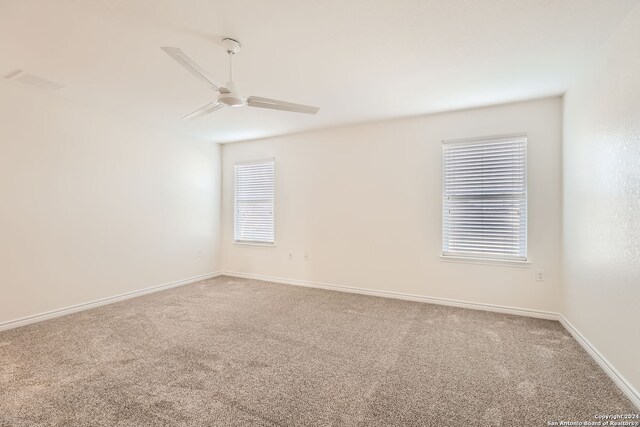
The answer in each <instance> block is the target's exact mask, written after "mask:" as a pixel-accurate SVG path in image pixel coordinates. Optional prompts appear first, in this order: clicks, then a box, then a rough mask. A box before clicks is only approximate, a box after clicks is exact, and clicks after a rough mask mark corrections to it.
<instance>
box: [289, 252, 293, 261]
mask: <svg viewBox="0 0 640 427" xmlns="http://www.w3.org/2000/svg"><path fill="white" fill-rule="evenodd" d="M291 260H293V252H289V261H291Z"/></svg>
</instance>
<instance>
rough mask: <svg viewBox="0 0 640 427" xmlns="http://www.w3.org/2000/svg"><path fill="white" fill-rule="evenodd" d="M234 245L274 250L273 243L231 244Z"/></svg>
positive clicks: (274, 245)
mask: <svg viewBox="0 0 640 427" xmlns="http://www.w3.org/2000/svg"><path fill="white" fill-rule="evenodd" d="M233 244H234V245H238V246H261V247H263V248H275V247H276V244H275V243H258V242H233Z"/></svg>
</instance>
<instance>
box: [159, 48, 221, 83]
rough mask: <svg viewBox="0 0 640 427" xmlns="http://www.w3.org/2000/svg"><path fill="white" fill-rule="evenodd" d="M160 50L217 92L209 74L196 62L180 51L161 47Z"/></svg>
mask: <svg viewBox="0 0 640 427" xmlns="http://www.w3.org/2000/svg"><path fill="white" fill-rule="evenodd" d="M160 49H162V50H164V51H165V52H166V53H167V55H169V56H170V57H172V58H173V59H174V60H175V61H176V62H177V63H178V64H180V65H182V66H183V67H184V68H185V69H186V70H187V71H188V72H190V73H191V74H193V75H194V76H196V77H197V78H199V79H200V80H202V81H203V82H205V83H207V84H209V85H211V86H213V88H214V89H215V90H218V85H217V84H215V83H214V82H213V79H212V78H211V75H210V74H209V72H208V71H207V70H205V69H204V68H202V67H201V66H200V65H199V64H198V63H197V62H196V61H194V60H193V59H191V57H189V55H187V54H186V53H184V52H183V51H182V49H179V48H177V47H167V46H163V47H161V48H160Z"/></svg>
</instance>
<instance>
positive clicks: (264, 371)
mask: <svg viewBox="0 0 640 427" xmlns="http://www.w3.org/2000/svg"><path fill="white" fill-rule="evenodd" d="M0 362H1V365H0V425H2V426H11V427H14V426H15V427H18V426H109V427H112V426H250V425H256V426H329V425H334V426H340V425H346V426H393V425H403V426H438V427H442V426H546V425H547V421H560V420H564V421H578V420H580V421H584V420H590V421H593V420H594V418H593V417H594V415H595V414H619V413H628V412H637V411H636V410H635V409H634V407H633V406H632V404H631V403H630V402H629V401H628V400H626V399H625V398H624V397H623V395H622V394H621V393H620V392H619V391H618V389H617V388H616V387H615V385H614V384H613V383H612V382H611V381H610V379H609V378H608V377H607V376H606V375H605V373H604V372H603V371H602V370H601V369H599V368H598V366H597V365H596V364H595V362H594V361H593V360H592V359H591V358H590V357H589V356H588V355H587V354H586V353H585V352H584V351H583V350H582V349H581V348H580V346H579V345H578V343H577V342H576V341H574V340H573V339H572V338H571V337H570V335H569V334H568V333H567V332H565V330H564V329H563V328H562V327H561V325H560V324H559V323H557V322H553V321H547V320H537V319H531V318H526V317H517V316H510V315H503V314H496V313H487V312H482V311H474V310H465V309H459V308H451V307H443V306H437V305H430V304H422V303H414V302H407V301H399V300H392V299H384V298H376V297H368V296H362V295H353V294H346V293H340V292H331V291H325V290H317V289H307V288H301V287H294V286H287V285H277V284H272V283H266V282H258V281H253V280H242V279H234V278H228V277H220V278H216V279H212V280H208V281H203V282H200V283H196V284H192V285H188V286H183V287H180V288H175V289H172V290H168V291H164V292H159V293H156V294H152V295H148V296H144V297H141V298H136V299H132V300H128V301H124V302H120V303H116V304H112V305H108V306H103V307H100V308H97V309H93V310H90V311H85V312H81V313H76V314H73V315H69V316H65V317H61V318H58V319H53V320H50V321H46V322H41V323H38V324H34V325H30V326H26V327H22V328H18V329H14V330H10V331H5V332H2V333H0Z"/></svg>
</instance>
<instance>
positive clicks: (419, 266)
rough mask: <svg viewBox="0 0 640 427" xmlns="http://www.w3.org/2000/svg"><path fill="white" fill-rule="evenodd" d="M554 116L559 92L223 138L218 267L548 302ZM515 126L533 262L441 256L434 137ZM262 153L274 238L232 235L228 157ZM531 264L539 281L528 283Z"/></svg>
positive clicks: (554, 294) (557, 121) (552, 270)
mask: <svg viewBox="0 0 640 427" xmlns="http://www.w3.org/2000/svg"><path fill="white" fill-rule="evenodd" d="M561 121H562V100H561V99H560V98H547V99H541V100H534V101H529V102H522V103H516V104H509V105H501V106H496V107H490V108H480V109H473V110H465V111H459V112H452V113H444V114H437V115H430V116H423V117H417V118H410V119H404V120H394V121H385V122H377V123H373V124H366V125H361V126H352V127H344V128H337V129H332V130H326V131H319V132H311V133H304V134H299V135H292V136H286V137H278V138H271V139H266V140H259V141H252V142H240V143H233V144H225V145H224V146H223V203H222V208H223V214H222V245H221V246H222V252H223V268H224V269H225V270H226V271H232V272H240V273H251V274H258V275H265V276H272V277H279V278H285V279H298V280H307V281H314V282H321V283H328V284H334V285H343V286H354V287H361V288H369V289H374V290H384V291H392V292H400V293H408V294H417V295H421V296H430V297H440V298H450V299H456V300H463V301H472V302H477V303H488V304H497V305H504V306H510V307H518V308H529V309H536V310H545V311H553V312H556V311H557V310H558V309H559V306H560V304H559V299H560V235H561V184H560V183H561V133H562V130H561ZM520 132H526V133H527V134H528V135H529V149H528V156H529V257H530V260H531V262H532V263H531V265H529V266H527V267H525V268H519V267H511V266H496V265H473V264H466V263H465V264H461V263H451V262H444V261H442V260H441V259H440V258H439V255H440V252H441V141H442V140H443V139H450V138H465V137H477V136H485V135H499V134H509V133H520ZM271 156H274V157H275V159H276V207H275V209H276V247H275V248H265V247H256V246H243V245H235V244H233V243H232V242H233V164H234V163H235V162H239V161H246V160H252V159H261V158H266V157H271ZM290 253H292V254H293V256H292V259H289V254H290ZM305 254H307V255H308V261H305V260H304V256H305ZM536 270H544V271H545V272H546V281H545V282H536V280H535V272H536Z"/></svg>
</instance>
